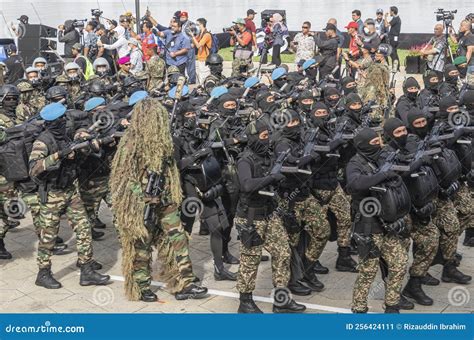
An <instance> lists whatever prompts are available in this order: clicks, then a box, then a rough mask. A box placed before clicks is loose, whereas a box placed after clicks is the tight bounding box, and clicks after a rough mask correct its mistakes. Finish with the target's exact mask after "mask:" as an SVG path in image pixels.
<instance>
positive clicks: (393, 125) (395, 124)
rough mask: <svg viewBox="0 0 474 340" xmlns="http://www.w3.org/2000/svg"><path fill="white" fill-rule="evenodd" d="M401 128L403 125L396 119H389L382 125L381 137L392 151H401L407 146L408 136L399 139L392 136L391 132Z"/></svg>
mask: <svg viewBox="0 0 474 340" xmlns="http://www.w3.org/2000/svg"><path fill="white" fill-rule="evenodd" d="M401 126H405V124H403V122H402V121H401V120H400V119H398V118H389V119H387V120H386V121H385V123H384V124H383V135H384V137H385V139H386V140H387V141H388V142H389V143H390V146H392V147H393V148H394V149H403V148H405V146H406V144H407V139H408V135H403V136H401V137H395V136H394V135H393V131H395V130H396V129H398V128H399V127H401Z"/></svg>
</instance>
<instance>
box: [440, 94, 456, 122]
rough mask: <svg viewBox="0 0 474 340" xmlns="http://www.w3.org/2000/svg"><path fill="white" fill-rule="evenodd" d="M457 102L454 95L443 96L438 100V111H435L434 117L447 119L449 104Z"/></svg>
mask: <svg viewBox="0 0 474 340" xmlns="http://www.w3.org/2000/svg"><path fill="white" fill-rule="evenodd" d="M457 105H458V102H457V101H456V98H455V97H454V96H445V97H443V98H441V99H440V101H439V111H438V112H437V113H436V118H441V119H444V120H446V119H448V117H449V112H448V109H449V108H450V107H451V106H457Z"/></svg>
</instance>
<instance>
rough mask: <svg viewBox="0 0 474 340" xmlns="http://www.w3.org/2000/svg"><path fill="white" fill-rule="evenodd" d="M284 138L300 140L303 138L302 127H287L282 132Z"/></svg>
mask: <svg viewBox="0 0 474 340" xmlns="http://www.w3.org/2000/svg"><path fill="white" fill-rule="evenodd" d="M282 136H283V137H285V138H288V139H291V140H293V141H297V140H299V139H300V136H301V126H300V125H299V124H298V125H296V126H291V127H288V126H285V128H284V129H283V131H282Z"/></svg>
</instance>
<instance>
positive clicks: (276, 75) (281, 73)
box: [272, 67, 286, 80]
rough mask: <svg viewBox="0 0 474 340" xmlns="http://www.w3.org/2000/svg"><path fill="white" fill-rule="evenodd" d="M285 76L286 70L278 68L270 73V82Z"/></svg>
mask: <svg viewBox="0 0 474 340" xmlns="http://www.w3.org/2000/svg"><path fill="white" fill-rule="evenodd" d="M285 74H286V70H285V69H284V68H283V67H278V68H276V69H274V70H273V72H272V80H277V79H278V78H280V77H283V76H284V75H285Z"/></svg>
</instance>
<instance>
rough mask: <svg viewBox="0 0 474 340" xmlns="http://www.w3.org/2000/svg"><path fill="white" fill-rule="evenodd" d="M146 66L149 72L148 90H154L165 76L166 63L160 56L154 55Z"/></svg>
mask: <svg viewBox="0 0 474 340" xmlns="http://www.w3.org/2000/svg"><path fill="white" fill-rule="evenodd" d="M145 68H146V71H147V72H148V83H147V91H148V92H152V91H153V90H155V89H157V88H159V87H160V85H161V84H162V82H163V78H164V76H165V69H166V64H165V61H164V60H163V59H161V58H160V57H159V56H153V57H151V58H150V60H148V61H147V62H146V64H145Z"/></svg>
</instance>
